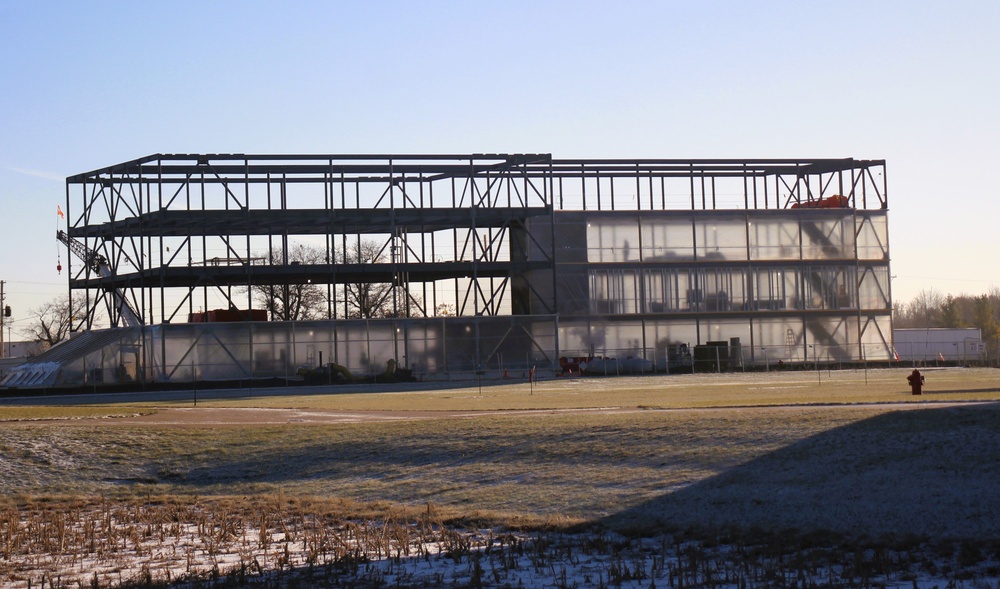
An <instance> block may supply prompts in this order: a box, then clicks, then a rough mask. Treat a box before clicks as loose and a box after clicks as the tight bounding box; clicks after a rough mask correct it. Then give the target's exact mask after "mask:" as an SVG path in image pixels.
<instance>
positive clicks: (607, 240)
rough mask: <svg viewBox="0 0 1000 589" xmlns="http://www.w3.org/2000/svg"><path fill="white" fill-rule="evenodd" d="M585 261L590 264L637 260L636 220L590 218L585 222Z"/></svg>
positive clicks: (637, 231)
mask: <svg viewBox="0 0 1000 589" xmlns="http://www.w3.org/2000/svg"><path fill="white" fill-rule="evenodd" d="M587 259H588V261H590V262H592V263H603V262H630V261H631V262H634V261H637V260H638V259H639V225H638V222H637V221H636V219H621V218H592V219H590V220H588V221H587Z"/></svg>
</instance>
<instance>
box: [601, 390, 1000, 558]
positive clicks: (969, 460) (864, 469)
mask: <svg viewBox="0 0 1000 589" xmlns="http://www.w3.org/2000/svg"><path fill="white" fill-rule="evenodd" d="M998 497H1000V404H988V405H974V406H960V407H939V408H929V409H913V410H902V411H894V412H890V413H885V414H881V415H878V416H875V417H872V418H869V419H866V420H863V421H859V422H855V423H852V424H850V425H847V426H843V427H840V428H836V429H833V430H830V431H827V432H824V433H821V434H818V435H815V436H812V437H809V438H806V439H804V440H802V441H800V442H796V443H793V444H791V445H789V446H786V447H783V448H781V449H780V450H777V451H775V452H772V453H769V454H767V455H765V456H762V457H760V458H757V459H753V460H751V461H749V462H747V463H744V464H742V465H739V466H737V467H734V468H731V469H728V470H726V471H725V472H723V473H721V474H719V475H717V476H715V477H712V478H709V479H706V480H703V481H700V482H697V483H694V484H692V485H689V486H687V487H684V488H682V489H680V490H677V491H674V492H670V493H667V494H664V495H662V496H660V497H657V498H655V499H653V500H651V501H648V502H645V503H643V504H641V505H638V506H635V507H633V508H630V509H625V510H624V511H621V512H619V513H617V514H615V515H613V516H611V517H608V518H606V519H604V520H602V522H601V523H602V524H603V525H606V526H609V527H611V528H614V529H619V530H625V531H631V532H641V533H655V532H662V531H683V530H690V531H693V532H698V531H701V532H710V533H711V532H712V531H718V530H743V531H747V530H756V531H758V532H760V533H762V534H769V533H770V534H774V533H779V534H780V533H782V532H791V531H795V530H797V531H800V532H808V531H818V530H821V531H828V532H833V533H835V534H838V535H845V536H850V537H865V536H867V537H872V538H877V537H887V536H888V537H893V536H894V537H900V536H907V535H916V536H921V537H930V538H977V539H989V538H992V539H997V538H1000V502H998V501H997V498H998Z"/></svg>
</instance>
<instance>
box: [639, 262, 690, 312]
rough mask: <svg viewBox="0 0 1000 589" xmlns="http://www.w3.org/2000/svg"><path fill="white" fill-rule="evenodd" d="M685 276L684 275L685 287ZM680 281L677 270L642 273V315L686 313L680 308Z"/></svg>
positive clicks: (656, 270)
mask: <svg viewBox="0 0 1000 589" xmlns="http://www.w3.org/2000/svg"><path fill="white" fill-rule="evenodd" d="M686 278H687V276H686V273H685V280H684V281H683V282H684V284H685V285H686V283H687V280H686ZM681 283H682V281H681V279H680V272H679V271H677V270H667V269H660V268H657V269H653V270H645V271H643V273H642V288H643V295H644V296H643V299H642V301H643V312H644V313H672V312H677V311H681V310H684V311H687V310H688V309H687V308H686V307H685V308H683V309H682V308H681V292H683V291H682V290H681Z"/></svg>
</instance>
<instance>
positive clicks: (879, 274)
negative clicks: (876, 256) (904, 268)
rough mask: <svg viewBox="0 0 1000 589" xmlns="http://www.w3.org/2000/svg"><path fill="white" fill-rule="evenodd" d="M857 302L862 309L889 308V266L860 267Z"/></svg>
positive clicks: (890, 306)
mask: <svg viewBox="0 0 1000 589" xmlns="http://www.w3.org/2000/svg"><path fill="white" fill-rule="evenodd" d="M858 297H859V299H860V301H859V303H860V306H861V308H862V309H883V310H884V309H890V308H892V305H891V304H890V301H889V268H888V267H886V266H867V267H862V270H861V281H860V284H859V286H858Z"/></svg>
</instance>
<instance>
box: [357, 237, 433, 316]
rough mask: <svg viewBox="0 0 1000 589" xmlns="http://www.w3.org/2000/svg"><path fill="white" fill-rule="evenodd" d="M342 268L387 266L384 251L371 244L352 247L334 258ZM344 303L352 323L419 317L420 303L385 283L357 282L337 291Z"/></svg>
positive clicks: (404, 288)
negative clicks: (367, 320) (368, 265)
mask: <svg viewBox="0 0 1000 589" xmlns="http://www.w3.org/2000/svg"><path fill="white" fill-rule="evenodd" d="M338 261H342V262H343V263H345V264H385V263H388V262H389V254H388V253H387V251H386V247H385V246H384V245H383V244H381V243H379V242H378V241H374V240H365V241H361V242H358V243H355V244H354V245H353V246H351V247H349V248H348V249H347V251H346V252H343V253H342V254H341V255H340V256H338ZM340 290H341V293H342V295H343V300H344V301H345V303H346V315H347V317H349V318H353V319H376V318H385V317H412V316H415V315H423V311H422V310H421V309H420V302H419V301H418V300H416V299H415V298H414V297H413V296H412V295H410V294H409V293H408V291H407V289H406V287H405V286H403V285H402V284H393V283H389V282H358V283H352V284H345V285H343V287H342V288H341V289H340Z"/></svg>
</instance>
